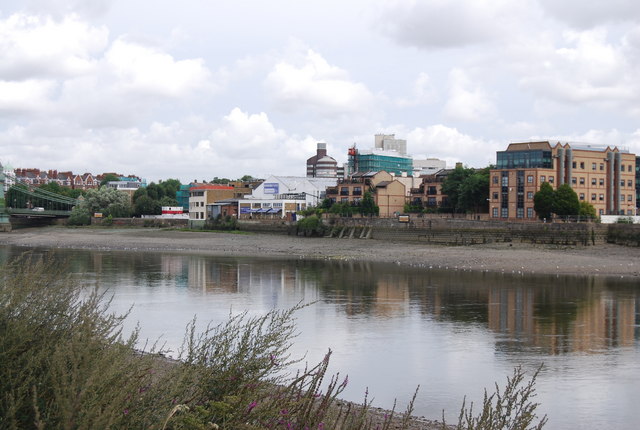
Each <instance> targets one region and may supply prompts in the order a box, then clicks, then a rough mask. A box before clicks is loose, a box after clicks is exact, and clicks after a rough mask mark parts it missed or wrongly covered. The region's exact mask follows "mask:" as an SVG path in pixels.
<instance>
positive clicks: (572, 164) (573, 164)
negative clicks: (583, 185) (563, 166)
mask: <svg viewBox="0 0 640 430" xmlns="http://www.w3.org/2000/svg"><path fill="white" fill-rule="evenodd" d="M571 167H573V168H574V169H575V168H576V162H575V161H574V162H573V163H571Z"/></svg>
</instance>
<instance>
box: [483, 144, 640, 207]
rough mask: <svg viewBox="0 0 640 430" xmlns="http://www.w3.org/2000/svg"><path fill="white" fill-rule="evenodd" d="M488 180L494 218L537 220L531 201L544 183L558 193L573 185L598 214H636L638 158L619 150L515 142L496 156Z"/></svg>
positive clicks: (583, 199)
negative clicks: (563, 188)
mask: <svg viewBox="0 0 640 430" xmlns="http://www.w3.org/2000/svg"><path fill="white" fill-rule="evenodd" d="M490 178H491V179H490V185H489V186H490V191H489V207H490V208H489V215H490V217H492V218H499V219H525V220H526V219H528V220H534V219H536V214H535V211H534V208H533V196H534V195H535V193H536V192H537V191H539V190H540V185H541V184H542V183H544V182H548V183H549V184H551V186H552V187H553V188H554V189H557V188H558V186H560V185H562V184H569V185H570V186H571V187H572V188H573V190H574V191H575V192H576V194H577V195H578V198H579V200H580V201H581V202H588V203H590V204H591V205H593V206H594V207H595V209H596V213H597V214H598V215H634V214H635V210H636V156H635V155H634V154H631V153H629V152H628V151H627V150H623V149H619V148H617V147H613V148H612V147H609V146H601V145H584V144H573V143H571V144H569V143H560V142H558V143H555V144H552V143H551V142H549V141H541V142H522V143H511V144H510V145H509V146H508V147H507V149H506V151H500V152H498V153H497V162H496V169H494V170H491V173H490Z"/></svg>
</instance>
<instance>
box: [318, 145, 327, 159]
mask: <svg viewBox="0 0 640 430" xmlns="http://www.w3.org/2000/svg"><path fill="white" fill-rule="evenodd" d="M326 155H327V144H326V143H318V149H317V151H316V156H317V157H318V158H322V157H324V156H326Z"/></svg>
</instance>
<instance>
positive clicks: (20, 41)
mask: <svg viewBox="0 0 640 430" xmlns="http://www.w3.org/2000/svg"><path fill="white" fill-rule="evenodd" d="M108 35H109V32H108V30H107V29H106V28H105V27H91V26H89V25H88V24H87V23H85V22H83V21H81V20H80V19H79V18H78V17H77V16H75V15H70V16H66V17H65V18H64V19H62V20H61V21H54V20H53V19H52V18H50V17H38V16H31V15H25V14H23V13H16V14H13V15H11V16H9V17H7V18H6V19H4V20H0V78H2V79H7V80H24V79H30V78H42V77H46V78H63V77H70V76H78V75H82V74H86V73H90V72H92V71H93V70H94V69H95V67H96V58H95V56H96V55H99V54H100V53H101V52H102V50H103V49H104V48H105V47H106V45H107V42H108Z"/></svg>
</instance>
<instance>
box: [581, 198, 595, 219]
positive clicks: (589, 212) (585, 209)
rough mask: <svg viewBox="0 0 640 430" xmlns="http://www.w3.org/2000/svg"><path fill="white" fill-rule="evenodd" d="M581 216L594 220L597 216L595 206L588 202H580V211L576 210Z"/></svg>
mask: <svg viewBox="0 0 640 430" xmlns="http://www.w3.org/2000/svg"><path fill="white" fill-rule="evenodd" d="M578 215H580V217H581V218H590V219H592V220H595V219H597V218H598V214H597V213H596V208H595V207H593V205H592V204H591V203H589V202H580V211H579V212H578Z"/></svg>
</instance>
